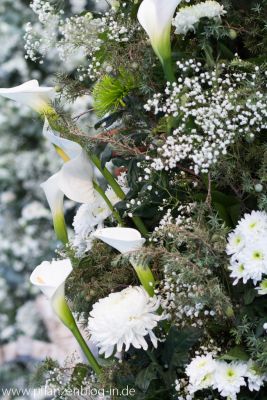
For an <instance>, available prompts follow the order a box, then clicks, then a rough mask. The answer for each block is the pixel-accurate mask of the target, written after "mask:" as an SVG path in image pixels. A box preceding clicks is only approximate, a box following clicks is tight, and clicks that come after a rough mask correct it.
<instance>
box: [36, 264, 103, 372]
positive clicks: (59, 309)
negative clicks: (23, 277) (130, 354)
mask: <svg viewBox="0 0 267 400" xmlns="http://www.w3.org/2000/svg"><path fill="white" fill-rule="evenodd" d="M71 272H72V265H71V261H70V259H68V258H67V259H65V260H59V261H52V262H51V263H50V262H48V261H43V262H42V263H41V264H40V265H38V266H37V267H36V268H35V269H34V271H33V272H32V274H31V276H30V281H31V283H32V284H33V285H35V286H37V287H38V288H39V289H40V290H41V291H42V292H43V293H44V295H45V296H46V297H47V298H48V300H49V301H50V302H51V305H52V308H53V310H54V312H55V314H56V315H57V316H58V317H59V319H60V320H61V321H62V322H63V324H64V325H66V326H67V328H69V330H70V331H71V332H72V333H73V335H74V336H75V338H76V340H77V341H78V343H79V344H80V346H81V348H82V350H83V352H84V354H85V356H86V358H87V360H88V361H89V363H90V365H91V367H92V368H93V370H94V371H95V373H97V374H98V373H100V366H99V365H98V363H97V361H96V359H95V357H94V356H93V354H92V352H91V350H90V349H89V347H88V346H87V344H86V342H85V340H84V338H83V337H82V335H81V333H80V331H79V328H78V326H77V324H76V321H75V319H74V317H73V315H72V312H71V310H70V308H69V306H68V303H67V302H66V300H65V281H66V279H67V278H68V276H69V275H70V274H71Z"/></svg>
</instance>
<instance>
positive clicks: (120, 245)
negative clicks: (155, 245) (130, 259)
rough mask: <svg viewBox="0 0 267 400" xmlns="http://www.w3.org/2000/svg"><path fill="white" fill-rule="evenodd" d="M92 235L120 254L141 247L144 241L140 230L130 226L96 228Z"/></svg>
mask: <svg viewBox="0 0 267 400" xmlns="http://www.w3.org/2000/svg"><path fill="white" fill-rule="evenodd" d="M92 235H93V236H94V237H95V238H97V239H100V240H102V242H105V243H107V244H108V245H109V246H111V247H114V249H116V250H118V251H119V252H120V253H122V254H124V253H128V252H130V251H135V250H139V249H141V247H142V246H143V244H144V243H145V241H146V240H145V239H144V238H142V236H141V234H140V232H138V231H137V230H136V229H132V228H120V227H117V228H103V229H97V230H96V231H95V232H94V233H93V234H92Z"/></svg>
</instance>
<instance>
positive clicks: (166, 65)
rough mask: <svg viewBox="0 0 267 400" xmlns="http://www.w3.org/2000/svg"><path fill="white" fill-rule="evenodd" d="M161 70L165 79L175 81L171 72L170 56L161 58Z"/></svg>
mask: <svg viewBox="0 0 267 400" xmlns="http://www.w3.org/2000/svg"><path fill="white" fill-rule="evenodd" d="M163 70H164V74H165V78H166V79H167V81H168V82H171V83H173V82H175V75H174V72H173V65H172V58H171V57H169V58H165V59H164V60H163Z"/></svg>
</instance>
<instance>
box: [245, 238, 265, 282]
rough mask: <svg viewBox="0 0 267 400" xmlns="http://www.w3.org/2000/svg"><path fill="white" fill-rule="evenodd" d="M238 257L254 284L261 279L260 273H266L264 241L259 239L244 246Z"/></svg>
mask: <svg viewBox="0 0 267 400" xmlns="http://www.w3.org/2000/svg"><path fill="white" fill-rule="evenodd" d="M238 257H239V261H240V262H241V263H242V264H243V265H244V269H245V272H246V273H247V274H248V275H249V276H250V279H252V280H253V282H254V284H256V283H257V282H259V281H261V280H262V275H263V274H266V273H267V248H266V241H265V240H264V241H263V240H259V241H256V242H255V243H252V244H250V245H248V246H246V247H245V249H244V250H243V251H242V253H240V254H239V256H238Z"/></svg>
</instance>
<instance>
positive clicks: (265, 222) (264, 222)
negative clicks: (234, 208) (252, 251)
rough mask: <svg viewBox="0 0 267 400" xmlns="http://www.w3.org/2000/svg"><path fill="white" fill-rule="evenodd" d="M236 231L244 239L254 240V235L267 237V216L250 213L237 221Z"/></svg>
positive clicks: (256, 212) (259, 212)
mask: <svg viewBox="0 0 267 400" xmlns="http://www.w3.org/2000/svg"><path fill="white" fill-rule="evenodd" d="M237 229H238V231H239V232H241V233H242V234H243V235H244V236H245V237H246V239H248V238H252V239H254V240H255V239H256V236H255V235H259V238H260V237H261V235H265V236H267V214H266V213H265V212H263V211H252V213H251V214H245V215H244V217H243V218H242V219H241V220H240V221H239V223H238V225H237Z"/></svg>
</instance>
